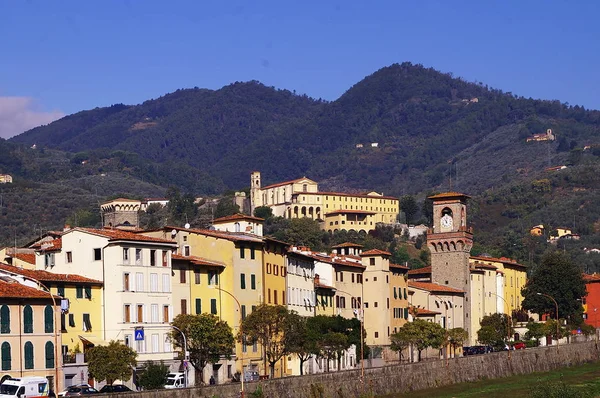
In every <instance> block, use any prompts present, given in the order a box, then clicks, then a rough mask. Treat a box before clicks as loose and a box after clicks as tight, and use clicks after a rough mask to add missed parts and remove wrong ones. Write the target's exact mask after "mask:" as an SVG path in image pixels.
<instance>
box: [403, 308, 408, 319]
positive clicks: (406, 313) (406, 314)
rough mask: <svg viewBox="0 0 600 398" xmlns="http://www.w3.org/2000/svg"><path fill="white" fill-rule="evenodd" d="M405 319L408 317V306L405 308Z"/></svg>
mask: <svg viewBox="0 0 600 398" xmlns="http://www.w3.org/2000/svg"><path fill="white" fill-rule="evenodd" d="M404 319H408V308H405V309H404Z"/></svg>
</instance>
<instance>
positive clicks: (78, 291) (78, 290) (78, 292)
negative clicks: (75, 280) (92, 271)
mask: <svg viewBox="0 0 600 398" xmlns="http://www.w3.org/2000/svg"><path fill="white" fill-rule="evenodd" d="M75 291H76V297H77V298H83V287H82V286H75Z"/></svg>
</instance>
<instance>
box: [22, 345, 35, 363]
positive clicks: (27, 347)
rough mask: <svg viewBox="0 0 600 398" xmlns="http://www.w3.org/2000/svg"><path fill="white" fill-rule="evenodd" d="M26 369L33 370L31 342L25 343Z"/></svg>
mask: <svg viewBox="0 0 600 398" xmlns="http://www.w3.org/2000/svg"><path fill="white" fill-rule="evenodd" d="M24 351H25V369H33V344H32V343H31V341H28V342H27V343H25V350H24Z"/></svg>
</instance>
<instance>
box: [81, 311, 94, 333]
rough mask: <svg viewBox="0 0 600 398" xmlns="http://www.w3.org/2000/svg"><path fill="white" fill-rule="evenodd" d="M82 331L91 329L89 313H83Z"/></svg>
mask: <svg viewBox="0 0 600 398" xmlns="http://www.w3.org/2000/svg"><path fill="white" fill-rule="evenodd" d="M83 331H84V332H91V331H92V322H91V321H90V314H83Z"/></svg>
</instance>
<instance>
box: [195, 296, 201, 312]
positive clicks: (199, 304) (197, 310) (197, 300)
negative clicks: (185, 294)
mask: <svg viewBox="0 0 600 398" xmlns="http://www.w3.org/2000/svg"><path fill="white" fill-rule="evenodd" d="M201 313H202V299H199V298H197V299H196V315H198V314H201Z"/></svg>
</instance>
